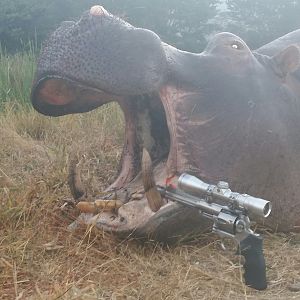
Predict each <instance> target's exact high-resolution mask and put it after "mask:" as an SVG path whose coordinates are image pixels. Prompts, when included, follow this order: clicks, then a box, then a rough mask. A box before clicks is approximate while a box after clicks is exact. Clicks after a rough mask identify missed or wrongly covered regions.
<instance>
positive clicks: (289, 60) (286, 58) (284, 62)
mask: <svg viewBox="0 0 300 300" xmlns="http://www.w3.org/2000/svg"><path fill="white" fill-rule="evenodd" d="M272 62H273V67H274V70H275V73H276V74H277V75H279V76H280V77H286V76H287V74H289V73H292V72H294V71H296V70H297V69H298V68H299V67H300V49H299V48H298V47H297V46H296V45H291V46H289V47H287V48H285V49H284V50H282V51H281V52H279V53H277V54H276V55H274V56H273V57H272Z"/></svg>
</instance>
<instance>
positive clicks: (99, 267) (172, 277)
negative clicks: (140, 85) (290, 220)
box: [0, 105, 300, 300]
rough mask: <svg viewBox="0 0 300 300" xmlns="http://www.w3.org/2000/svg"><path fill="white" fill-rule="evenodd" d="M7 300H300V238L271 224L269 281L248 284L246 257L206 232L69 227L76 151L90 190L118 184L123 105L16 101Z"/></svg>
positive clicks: (6, 214) (8, 141)
mask: <svg viewBox="0 0 300 300" xmlns="http://www.w3.org/2000/svg"><path fill="white" fill-rule="evenodd" d="M0 137H1V142H0V299H170V300H171V299H172V300H173V299H300V291H293V289H292V285H293V284H295V283H299V282H300V236H299V235H296V234H280V233H271V232H269V231H268V230H266V229H261V230H263V234H264V238H265V240H264V241H265V258H266V262H267V276H268V282H269V286H268V289H267V290H266V291H262V292H257V291H255V290H253V289H250V288H248V287H245V285H244V284H243V280H242V274H243V269H242V267H241V263H240V260H239V257H237V256H235V255H234V253H233V251H225V252H224V251H222V250H221V249H220V245H219V240H218V238H217V237H216V236H215V235H212V234H206V235H199V236H197V237H195V239H194V240H191V241H188V242H184V243H180V244H177V245H173V246H169V247H167V246H162V245H159V244H157V243H155V242H154V241H148V242H146V243H142V242H141V241H139V240H135V239H133V238H131V237H129V238H128V239H127V240H119V239H117V238H116V237H114V236H112V235H110V234H107V233H104V232H101V231H99V230H96V229H95V228H93V227H90V228H81V229H79V230H77V231H76V232H70V231H68V229H67V226H68V225H69V224H70V223H71V222H72V220H73V219H74V218H75V217H76V215H77V214H78V212H77V211H76V209H74V208H72V207H71V206H70V205H67V206H64V204H65V203H66V201H68V199H70V192H69V189H68V186H67V166H68V161H69V157H70V155H76V156H78V158H79V159H80V160H81V161H82V172H83V178H84V182H85V184H86V186H87V190H88V191H89V193H90V194H91V195H93V194H99V193H100V192H101V190H102V189H103V188H104V187H105V186H107V185H108V184H109V182H111V181H112V180H113V177H114V175H115V172H116V167H117V164H118V161H119V159H120V155H121V150H122V137H123V118H122V114H121V113H120V111H119V110H118V108H117V107H116V106H115V105H111V106H105V107H103V108H102V109H99V110H97V111H95V112H92V113H87V114H82V115H78V116H66V117H61V118H47V117H44V116H41V115H39V114H37V113H36V112H34V111H33V110H32V109H27V110H26V109H24V108H23V107H21V108H20V107H18V106H15V105H7V107H5V109H4V111H3V112H2V113H1V114H0Z"/></svg>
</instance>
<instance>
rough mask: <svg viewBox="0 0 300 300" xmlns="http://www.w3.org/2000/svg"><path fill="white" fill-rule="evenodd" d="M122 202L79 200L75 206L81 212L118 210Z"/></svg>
mask: <svg viewBox="0 0 300 300" xmlns="http://www.w3.org/2000/svg"><path fill="white" fill-rule="evenodd" d="M123 204H124V203H123V202H122V201H120V200H95V201H94V202H88V201H80V202H78V203H77V205H76V207H77V208H78V209H79V210H80V211H81V212H82V213H94V214H95V213H99V212H100V211H114V210H118V209H119V208H120V207H121V206H122V205H123Z"/></svg>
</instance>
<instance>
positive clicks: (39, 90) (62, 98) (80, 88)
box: [31, 74, 117, 117]
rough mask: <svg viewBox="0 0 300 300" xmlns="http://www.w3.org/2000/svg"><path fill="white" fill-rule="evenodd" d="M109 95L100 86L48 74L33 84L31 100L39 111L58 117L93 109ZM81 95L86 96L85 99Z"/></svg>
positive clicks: (105, 100)
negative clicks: (96, 86)
mask: <svg viewBox="0 0 300 300" xmlns="http://www.w3.org/2000/svg"><path fill="white" fill-rule="evenodd" d="M53 90H54V92H53ZM108 95H109V94H108V93H106V92H105V91H103V90H101V89H99V88H95V87H91V86H89V85H88V84H85V83H79V82H78V81H76V80H73V79H70V78H68V77H65V76H60V75H55V74H47V75H45V76H41V78H40V79H39V80H38V81H37V82H36V83H35V84H34V85H33V88H32V94H31V100H32V105H33V107H34V108H35V109H36V110H37V111H38V112H40V113H42V114H44V115H47V116H54V117H57V116H62V115H65V114H69V113H81V112H87V111H90V110H93V109H94V108H96V107H98V106H99V104H104V103H106V102H107V98H108ZM80 96H81V97H84V98H85V99H84V101H82V98H81V97H80ZM115 98H117V96H115ZM100 101H102V102H100Z"/></svg>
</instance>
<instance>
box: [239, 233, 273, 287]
mask: <svg viewBox="0 0 300 300" xmlns="http://www.w3.org/2000/svg"><path fill="white" fill-rule="evenodd" d="M238 253H239V254H240V255H243V256H244V257H245V264H244V270H245V273H244V278H245V283H246V285H248V286H250V287H252V288H254V289H256V290H264V289H266V288H267V278H266V263H265V258H264V254H263V239H262V237H261V236H256V235H253V234H249V235H248V236H247V237H246V238H245V239H244V240H242V241H241V242H240V245H239V250H238Z"/></svg>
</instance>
